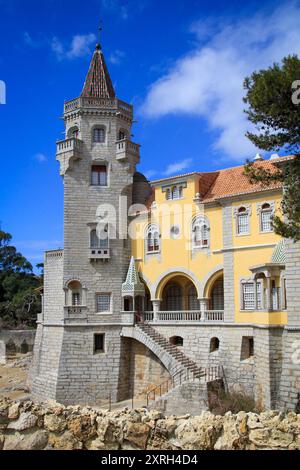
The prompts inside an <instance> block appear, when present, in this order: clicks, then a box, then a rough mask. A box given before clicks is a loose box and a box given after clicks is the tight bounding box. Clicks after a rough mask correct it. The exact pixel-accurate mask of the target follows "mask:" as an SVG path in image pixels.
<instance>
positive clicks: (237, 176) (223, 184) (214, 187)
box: [199, 157, 288, 202]
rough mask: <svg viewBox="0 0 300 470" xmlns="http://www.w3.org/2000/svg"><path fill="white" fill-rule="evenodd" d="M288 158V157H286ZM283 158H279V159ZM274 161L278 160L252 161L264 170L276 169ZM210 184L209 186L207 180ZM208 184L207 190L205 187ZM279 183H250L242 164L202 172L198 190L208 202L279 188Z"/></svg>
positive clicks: (203, 199)
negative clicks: (263, 184) (210, 171)
mask: <svg viewBox="0 0 300 470" xmlns="http://www.w3.org/2000/svg"><path fill="white" fill-rule="evenodd" d="M287 158H288V157H287ZM282 160H284V158H281V159H280V161H282ZM275 163H278V160H264V161H259V162H256V163H254V165H255V166H260V167H263V168H264V169H265V170H270V171H276V170H277V168H276V166H275ZM211 180H213V181H212V182H211V185H210V186H209V182H210V181H211ZM207 186H209V188H208V189H207V191H205V189H206V187H207ZM281 186H282V185H281V183H278V182H275V183H272V184H271V185H270V186H267V187H266V186H265V187H264V186H262V184H261V183H257V184H251V183H250V182H249V180H248V178H247V177H246V176H245V175H244V165H243V166H237V167H233V168H227V169H225V170H220V171H216V172H214V173H202V175H201V177H200V188H199V192H200V195H201V196H202V201H203V202H210V201H214V200H217V199H222V198H224V197H230V196H237V195H239V194H248V193H256V192H259V191H263V190H269V189H277V188H278V189H280V188H281Z"/></svg>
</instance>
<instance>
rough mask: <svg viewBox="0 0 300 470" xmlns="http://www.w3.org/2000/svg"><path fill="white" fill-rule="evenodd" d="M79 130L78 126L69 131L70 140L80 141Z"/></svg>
mask: <svg viewBox="0 0 300 470" xmlns="http://www.w3.org/2000/svg"><path fill="white" fill-rule="evenodd" d="M78 136H79V129H78V127H77V126H73V127H71V128H70V129H69V130H68V138H69V139H71V138H73V139H78Z"/></svg>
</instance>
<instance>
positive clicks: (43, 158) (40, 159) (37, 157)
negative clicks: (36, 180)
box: [34, 153, 47, 163]
mask: <svg viewBox="0 0 300 470" xmlns="http://www.w3.org/2000/svg"><path fill="white" fill-rule="evenodd" d="M34 158H35V160H36V161H38V162H39V163H44V162H46V161H47V157H46V155H44V154H43V153H37V154H36V155H35V156H34Z"/></svg>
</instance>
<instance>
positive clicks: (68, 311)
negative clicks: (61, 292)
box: [64, 305, 87, 320]
mask: <svg viewBox="0 0 300 470" xmlns="http://www.w3.org/2000/svg"><path fill="white" fill-rule="evenodd" d="M86 318H87V307H85V306H84V305H73V306H66V307H64V319H65V320H84V319H86Z"/></svg>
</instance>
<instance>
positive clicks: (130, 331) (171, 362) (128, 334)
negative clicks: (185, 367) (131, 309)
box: [121, 327, 178, 377]
mask: <svg viewBox="0 0 300 470" xmlns="http://www.w3.org/2000/svg"><path fill="white" fill-rule="evenodd" d="M121 336H122V337H124V338H132V339H135V340H136V341H138V342H140V343H142V344H143V345H144V346H146V348H148V349H149V350H150V351H151V352H152V353H153V354H154V355H155V356H156V357H157V358H158V359H159V360H160V362H161V363H162V364H163V366H164V367H165V368H166V369H167V371H168V372H169V374H170V376H171V377H172V376H173V375H174V374H175V373H176V372H178V362H177V361H176V359H174V357H172V356H171V355H169V353H168V352H167V351H165V350H162V348H161V347H160V345H159V343H156V342H155V341H154V340H152V339H151V338H150V337H149V336H148V335H146V334H145V333H144V332H143V331H142V330H141V329H140V328H131V327H124V328H123V329H122V333H121Z"/></svg>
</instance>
